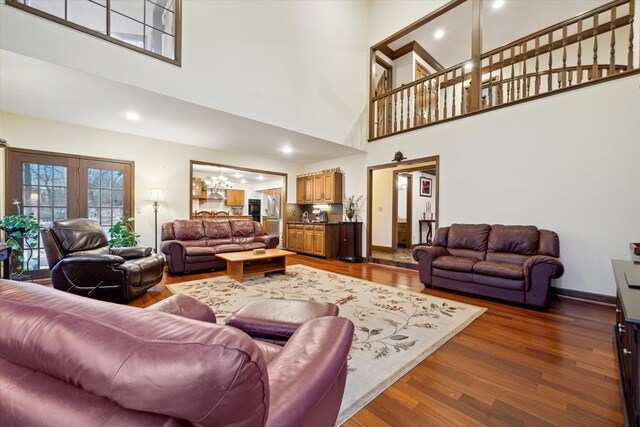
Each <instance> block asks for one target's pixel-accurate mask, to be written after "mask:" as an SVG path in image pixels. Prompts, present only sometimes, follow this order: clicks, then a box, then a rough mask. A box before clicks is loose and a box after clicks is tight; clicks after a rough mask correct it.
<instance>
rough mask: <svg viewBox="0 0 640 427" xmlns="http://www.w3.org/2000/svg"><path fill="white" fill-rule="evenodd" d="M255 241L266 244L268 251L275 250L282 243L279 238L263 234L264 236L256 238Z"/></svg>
mask: <svg viewBox="0 0 640 427" xmlns="http://www.w3.org/2000/svg"><path fill="white" fill-rule="evenodd" d="M255 241H256V242H262V243H264V244H265V245H267V248H268V249H273V248H275V247H276V246H278V244H279V243H280V238H279V237H278V236H271V235H269V234H263V235H262V236H256V237H255Z"/></svg>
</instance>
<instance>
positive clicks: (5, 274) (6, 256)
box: [0, 245, 11, 279]
mask: <svg viewBox="0 0 640 427" xmlns="http://www.w3.org/2000/svg"><path fill="white" fill-rule="evenodd" d="M0 261H1V262H2V272H1V273H0V278H2V279H10V278H11V246H9V245H2V246H0Z"/></svg>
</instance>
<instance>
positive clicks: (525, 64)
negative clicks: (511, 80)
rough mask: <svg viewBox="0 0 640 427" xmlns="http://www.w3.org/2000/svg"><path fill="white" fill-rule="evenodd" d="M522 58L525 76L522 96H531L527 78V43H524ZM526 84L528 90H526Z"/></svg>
mask: <svg viewBox="0 0 640 427" xmlns="http://www.w3.org/2000/svg"><path fill="white" fill-rule="evenodd" d="M520 56H522V75H523V76H524V80H522V96H523V97H527V96H529V79H528V78H527V42H526V41H525V42H524V43H522V52H520ZM525 84H526V90H525Z"/></svg>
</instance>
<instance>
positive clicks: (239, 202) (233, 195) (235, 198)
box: [225, 190, 244, 206]
mask: <svg viewBox="0 0 640 427" xmlns="http://www.w3.org/2000/svg"><path fill="white" fill-rule="evenodd" d="M226 197H227V200H226V201H225V205H227V206H244V190H227V191H226Z"/></svg>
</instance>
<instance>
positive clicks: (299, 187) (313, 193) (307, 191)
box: [296, 172, 342, 204]
mask: <svg viewBox="0 0 640 427" xmlns="http://www.w3.org/2000/svg"><path fill="white" fill-rule="evenodd" d="M296 191H297V194H296V201H297V203H298V204H312V203H342V173H341V172H323V173H316V174H313V175H308V176H300V177H298V178H297V180H296Z"/></svg>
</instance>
